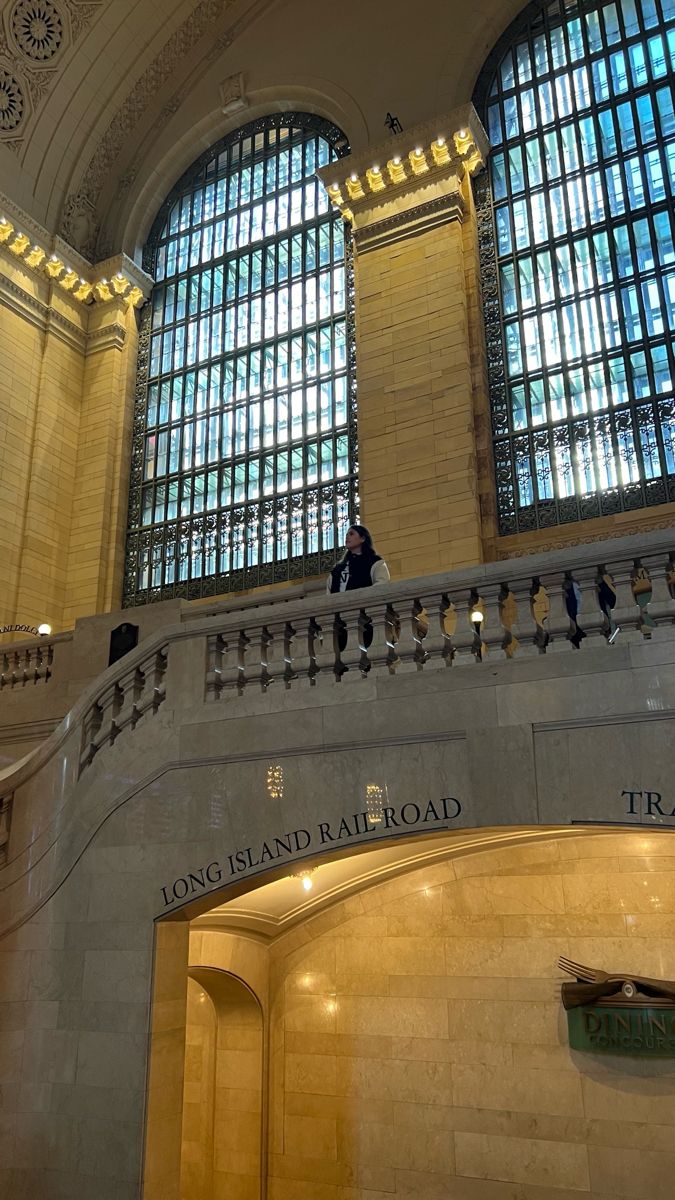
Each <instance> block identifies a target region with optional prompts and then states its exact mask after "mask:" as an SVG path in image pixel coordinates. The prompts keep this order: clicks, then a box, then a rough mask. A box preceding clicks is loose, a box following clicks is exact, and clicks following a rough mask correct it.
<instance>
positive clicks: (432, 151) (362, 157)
mask: <svg viewBox="0 0 675 1200" xmlns="http://www.w3.org/2000/svg"><path fill="white" fill-rule="evenodd" d="M489 149H490V143H489V141H488V137H487V134H486V132H485V130H484V129H483V126H482V125H481V123H480V121H479V119H478V115H477V113H476V110H475V109H474V107H473V105H472V104H465V105H462V106H461V107H460V108H457V109H454V110H453V111H452V112H450V113H446V114H444V115H443V116H440V117H437V118H435V119H434V120H433V121H427V122H425V123H424V124H421V125H416V126H414V127H413V128H412V129H407V130H404V132H403V133H399V134H397V135H396V136H395V137H390V138H389V139H388V140H387V141H386V142H381V143H380V144H379V145H377V146H369V147H367V148H366V149H364V150H360V151H358V152H356V153H354V154H350V155H349V156H348V157H347V158H344V159H340V160H339V161H337V162H334V163H331V164H330V165H329V166H327V167H322V168H321V169H320V170H318V171H317V176H318V178H319V179H320V181H321V183H322V184H323V186H324V188H325V190H326V193H327V195H328V197H329V199H330V201H331V203H332V204H333V205H334V206H335V207H336V208H339V210H340V212H341V213H342V215H343V217H344V218H345V219H346V220H348V221H349V222H350V223H351V225H352V228H353V231H354V240H355V242H356V246H357V248H358V249H359V250H360V251H361V252H363V251H366V250H371V249H376V248H377V247H379V246H382V245H386V244H387V243H388V242H392V241H399V240H401V239H402V238H404V237H408V236H412V235H413V234H415V233H420V232H423V231H424V230H426V229H431V228H434V227H435V226H436V225H441V224H445V223H446V222H447V221H450V220H459V221H463V220H464V218H465V216H466V212H467V206H466V200H465V198H464V194H463V186H464V185H465V181H466V179H467V178H468V177H469V176H470V175H475V174H477V173H478V172H479V171H480V170H482V168H483V167H484V166H485V160H486V158H487V155H488V152H489Z"/></svg>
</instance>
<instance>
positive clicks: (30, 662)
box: [0, 637, 55, 693]
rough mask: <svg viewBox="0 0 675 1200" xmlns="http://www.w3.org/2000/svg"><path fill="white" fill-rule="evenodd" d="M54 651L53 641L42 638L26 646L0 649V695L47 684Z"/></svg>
mask: <svg viewBox="0 0 675 1200" xmlns="http://www.w3.org/2000/svg"><path fill="white" fill-rule="evenodd" d="M54 649H55V641H52V640H51V639H47V638H43V637H42V638H40V639H39V640H35V641H31V642H30V643H28V644H25V643H24V644H19V645H18V646H8V647H7V648H6V649H5V648H3V647H0V693H2V692H3V691H6V690H11V689H12V688H25V687H34V686H35V685H36V684H40V683H42V684H44V683H49V680H50V679H51V677H52V663H53V662H54Z"/></svg>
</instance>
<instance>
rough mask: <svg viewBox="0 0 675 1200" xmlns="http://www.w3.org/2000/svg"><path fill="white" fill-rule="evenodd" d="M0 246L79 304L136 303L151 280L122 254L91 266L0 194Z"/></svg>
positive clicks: (150, 285) (144, 293) (65, 243)
mask: <svg viewBox="0 0 675 1200" xmlns="http://www.w3.org/2000/svg"><path fill="white" fill-rule="evenodd" d="M0 248H1V249H2V250H3V251H5V252H6V253H7V254H9V255H12V256H13V257H14V258H15V259H18V260H19V261H20V262H21V264H22V266H25V267H28V268H29V270H31V271H34V272H35V273H36V274H38V275H41V276H43V277H46V278H47V279H48V280H49V281H50V283H53V284H55V285H57V286H58V287H59V288H61V289H62V290H63V291H64V292H67V293H68V294H69V295H70V297H71V298H72V299H73V300H75V301H77V302H78V303H79V304H91V303H94V302H95V301H98V302H99V303H106V302H107V301H110V300H115V301H117V300H120V299H122V300H124V301H125V303H126V304H127V305H133V306H134V307H136V308H137V307H139V306H140V305H141V304H142V303H143V301H144V300H145V299H146V297H147V296H149V295H150V291H151V289H152V285H153V281H152V279H151V278H150V276H149V275H146V274H145V272H144V271H142V270H141V269H140V267H137V266H136V263H134V262H133V261H132V260H131V259H130V258H127V256H126V255H125V254H118V255H116V256H115V257H114V258H108V259H105V260H104V261H103V262H100V263H97V264H96V266H92V264H91V263H89V262H87V260H86V259H85V258H82V256H81V255H80V254H78V253H77V251H76V250H73V248H72V247H71V246H69V245H68V243H67V242H64V241H63V239H62V238H60V237H58V236H54V235H51V234H49V233H48V232H47V231H46V230H45V229H42V228H41V227H40V226H39V225H37V224H36V223H35V222H34V221H33V220H31V218H30V217H28V216H27V215H26V214H25V213H22V212H20V210H19V209H18V208H17V207H16V206H15V205H13V204H12V203H11V201H9V200H7V198H6V197H3V196H0Z"/></svg>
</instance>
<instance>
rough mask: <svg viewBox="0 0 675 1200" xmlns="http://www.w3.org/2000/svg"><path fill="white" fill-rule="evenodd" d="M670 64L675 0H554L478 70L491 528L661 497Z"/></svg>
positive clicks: (672, 475)
mask: <svg viewBox="0 0 675 1200" xmlns="http://www.w3.org/2000/svg"><path fill="white" fill-rule="evenodd" d="M674 65H675V3H674V0H616V2H612V3H598V2H597V0H579V2H578V3H567V4H566V3H564V0H554V2H553V3H549V4H546V5H542V4H541V3H540V2H538V3H535V4H531V5H530V6H529V7H528V8H527V9H526V10H525V12H524V13H523V14H522V16H521V18H520V19H519V20H518V21H516V22H515V23H514V25H512V26H511V28H510V29H509V31H508V32H507V34H506V35H505V37H504V38H503V39H502V41H501V42H500V43H499V45H498V46H497V48H496V50H495V52H494V54H493V55H492V56H491V58H490V60H489V61H488V63H487V64H486V67H485V69H484V71H483V73H482V75H481V78H480V80H479V84H478V87H477V91H476V96H475V104H476V107H477V109H478V111H479V113H480V115H481V117H482V119H483V121H484V122H485V125H486V128H487V130H488V133H489V136H490V141H491V143H492V147H493V150H492V154H491V158H490V169H489V178H487V177H486V176H484V179H483V182H482V184H480V185H479V189H478V193H477V208H478V212H479V237H480V241H481V254H482V268H483V279H484V304H485V317H486V331H487V342H488V365H489V372H490V385H491V393H492V413H493V434H494V452H495V465H496V474H497V501H498V513H499V525H500V531H501V532H502V533H503V534H508V533H516V532H520V531H524V530H529V529H534V528H538V527H545V526H550V525H557V524H559V523H561V522H565V521H576V520H579V519H582V518H586V517H597V516H600V515H603V514H605V513H615V512H619V511H622V510H625V509H634V508H640V507H642V506H644V505H653V504H663V503H665V502H667V501H669V500H675V405H674V402H673V386H674V380H675V362H674V357H673V330H674V328H675V253H674V250H673V242H674V226H675V222H674V217H673V195H674V193H675V105H674V99H675V94H674V93H675V82H674V81H675V75H674V73H673V68H674Z"/></svg>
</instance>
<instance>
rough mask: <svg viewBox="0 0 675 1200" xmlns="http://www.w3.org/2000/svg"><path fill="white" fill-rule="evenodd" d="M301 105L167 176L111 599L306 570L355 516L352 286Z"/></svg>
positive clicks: (318, 136)
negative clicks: (125, 528) (122, 538)
mask: <svg viewBox="0 0 675 1200" xmlns="http://www.w3.org/2000/svg"><path fill="white" fill-rule="evenodd" d="M346 150H347V145H346V141H345V139H344V136H343V135H342V134H341V133H340V131H339V130H338V129H336V128H335V127H334V126H332V125H330V124H328V123H327V122H325V121H322V120H320V119H318V118H315V117H312V116H309V115H304V114H302V115H299V114H284V115H278V116H274V117H270V118H267V119H264V120H260V121H256V122H254V123H252V124H251V125H248V126H246V127H245V128H243V129H241V130H239V131H238V132H237V133H235V134H233V135H230V136H228V137H227V138H225V139H224V140H223V141H222V142H221V143H219V144H218V146H216V147H214V148H213V149H212V150H211V151H209V152H208V154H206V155H204V156H203V157H202V159H200V160H199V161H198V162H197V163H196V164H194V166H193V167H192V168H191V169H190V171H188V172H187V174H186V175H185V176H184V177H183V179H182V180H181V181H180V182H179V184H178V185H177V186H176V188H175V189H174V191H173V192H172V194H171V196H170V197H169V199H168V200H167V202H166V204H165V205H164V206H163V209H162V211H161V213H160V215H159V217H158V220H157V221H156V223H155V227H154V229H153V232H152V234H151V238H150V241H149V243H148V247H147V248H146V265H147V269H148V270H149V271H150V272H151V273H152V274H153V276H154V278H155V280H156V285H155V288H154V289H153V294H152V301H151V305H149V306H148V308H147V309H146V312H145V314H144V327H143V330H142V337H141V351H140V355H139V377H138V390H137V411H136V426H135V437H134V450H133V456H132V459H133V461H132V481H131V499H130V510H129V533H128V556H127V570H126V577H125V603H126V604H139V603H147V602H149V601H153V600H162V599H167V598H168V597H172V596H184V597H187V598H195V597H199V596H205V595H216V594H220V593H222V592H225V591H235V590H239V589H242V588H248V587H255V586H260V585H263V584H267V583H272V582H278V581H283V580H286V579H291V578H299V577H303V576H306V575H312V574H318V573H320V572H321V571H322V570H325V569H326V567H327V565H329V564H332V562H333V561H334V558H335V549H336V547H337V546H339V545H340V544H341V543H342V541H343V538H344V534H345V532H346V530H347V528H348V525H349V522H350V520H354V519H355V513H356V511H357V497H356V453H355V435H356V431H355V392H354V388H355V383H354V370H353V366H354V363H353V357H354V349H353V281H352V271H351V262H350V259H349V256H348V254H347V255H346V247H345V234H344V225H343V222H342V220H341V218H340V216H339V214H336V213H335V212H334V211H333V210H332V209H331V207H330V205H329V202H328V200H327V197H326V194H325V192H324V189H323V187H322V186H321V184H320V183H319V181H318V179H317V178H316V176H315V171H316V170H317V168H319V167H321V166H324V165H325V164H327V163H329V162H330V161H332V160H333V159H335V158H336V157H337V156H338V155H340V154H344V153H346Z"/></svg>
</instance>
